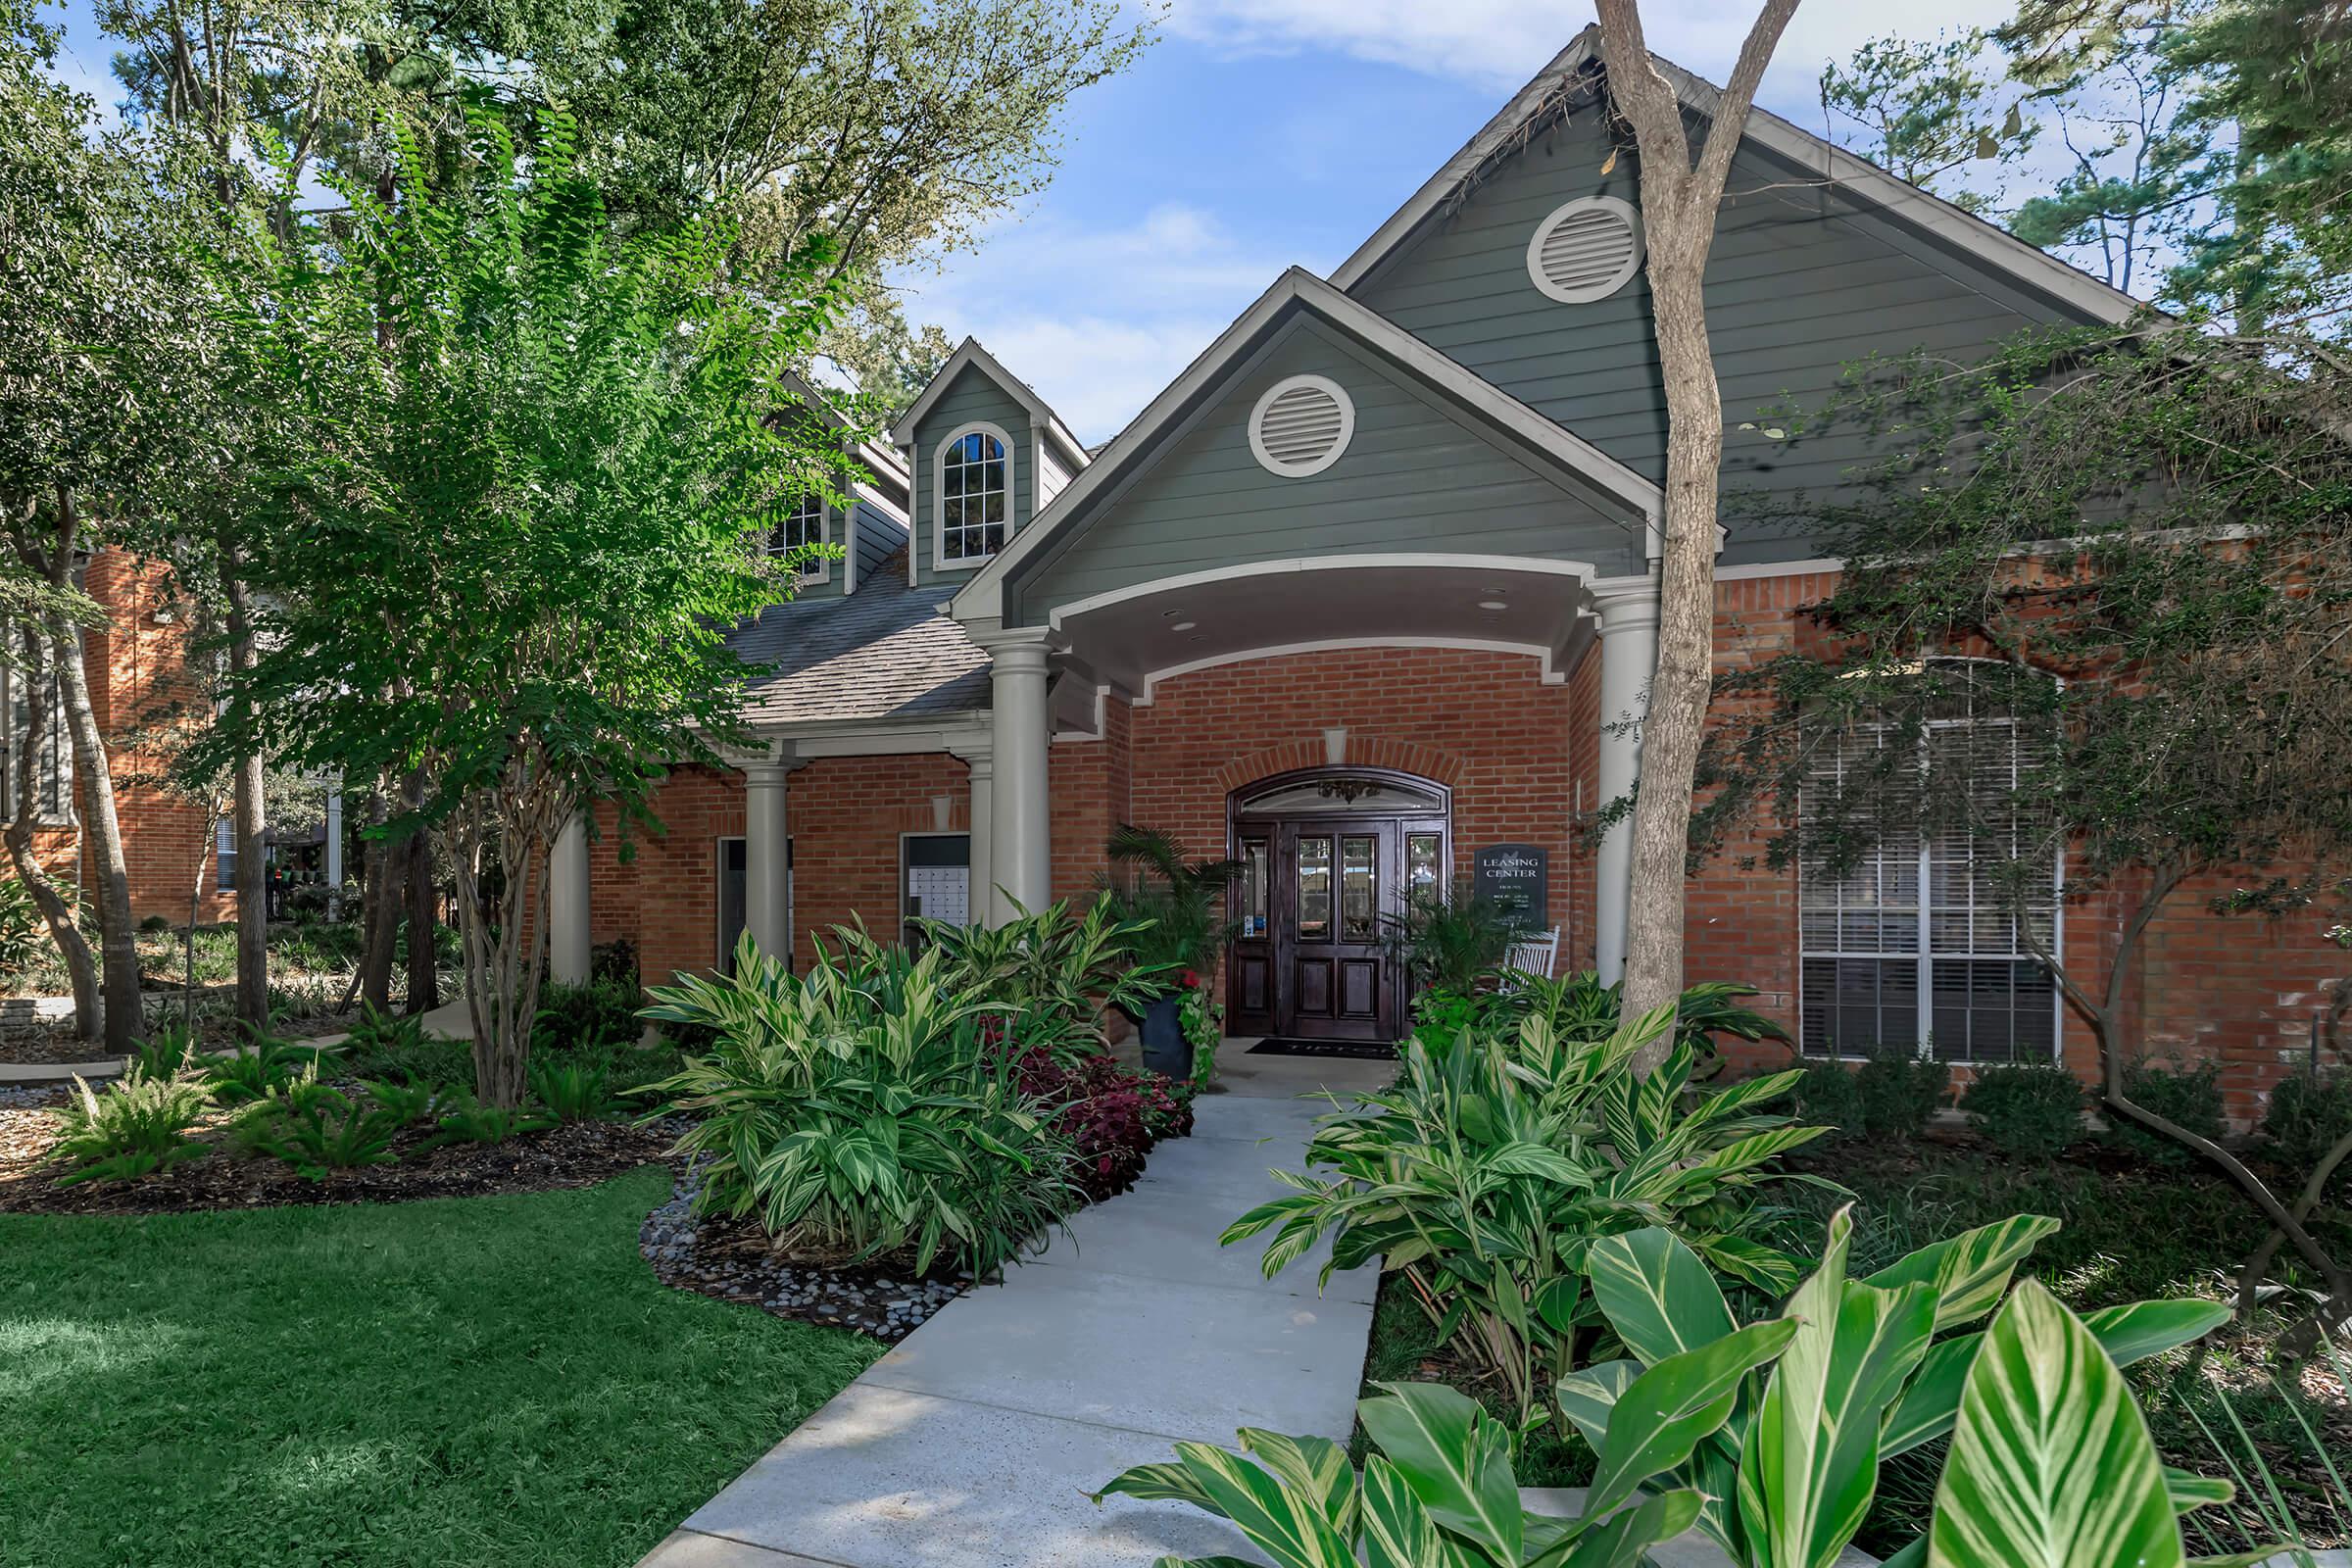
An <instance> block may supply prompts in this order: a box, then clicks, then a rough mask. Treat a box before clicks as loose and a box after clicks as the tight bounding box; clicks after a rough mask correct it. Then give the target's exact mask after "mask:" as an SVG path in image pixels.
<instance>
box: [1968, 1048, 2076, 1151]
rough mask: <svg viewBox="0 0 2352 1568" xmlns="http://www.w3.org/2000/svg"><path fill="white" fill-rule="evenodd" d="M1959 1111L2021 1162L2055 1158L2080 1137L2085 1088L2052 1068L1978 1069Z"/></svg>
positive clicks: (2063, 1071)
mask: <svg viewBox="0 0 2352 1568" xmlns="http://www.w3.org/2000/svg"><path fill="white" fill-rule="evenodd" d="M1960 1108H1961V1109H1962V1110H1964V1111H1966V1112H1968V1124H1969V1125H1970V1126H1971V1127H1973V1128H1975V1129H1976V1130H1977V1133H1978V1135H1979V1136H1981V1137H1983V1138H1984V1139H1985V1141H1986V1142H1988V1143H1990V1144H1991V1145H1992V1147H1993V1148H1995V1149H1997V1150H1999V1151H2001V1152H2003V1153H2005V1154H2012V1155H2015V1156H2017V1157H2018V1158H2020V1159H2049V1158H2052V1157H2054V1156H2055V1155H2057V1154H2059V1153H2061V1152H2064V1151H2065V1150H2066V1149H2068V1148H2069V1147H2071V1146H2072V1145H2073V1144H2074V1143H2075V1142H2076V1141H2077V1140H2079V1139H2080V1138H2082V1085H2081V1084H2079V1083H2077V1082H2075V1075H2074V1074H2073V1073H2071V1072H2068V1071H2067V1070H2066V1069H2065V1068H2064V1067H2061V1066H2059V1065H2057V1064H2056V1063H2054V1062H2019V1063H2017V1064H2015V1065H2013V1066H2005V1067H1980V1068H1978V1069H1977V1078H1976V1082H1974V1083H1972V1084H1970V1085H1969V1086H1968V1093H1966V1094H1965V1095H1962V1096H1961V1097H1960Z"/></svg>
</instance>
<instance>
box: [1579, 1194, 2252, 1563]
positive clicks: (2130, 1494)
mask: <svg viewBox="0 0 2352 1568" xmlns="http://www.w3.org/2000/svg"><path fill="white" fill-rule="evenodd" d="M2057 1228H2058V1223H2057V1221H2055V1220H2051V1219H2044V1218H2041V1217H2039V1216H2037V1215H2031V1214H2028V1215H2019V1216H2016V1217H2014V1218H2011V1219H2007V1220H2003V1221H2001V1222H1999V1223H1997V1224H1993V1225H1987V1226H1984V1227H1981V1228H1979V1229H1977V1230H1972V1231H1967V1232H1964V1233H1962V1234H1961V1235H1958V1236H1955V1237H1952V1238H1950V1239H1948V1240H1945V1241H1942V1242H1937V1243H1936V1244H1935V1245H1933V1246H1930V1247H1925V1248H1922V1249H1920V1250H1917V1251H1915V1252H1912V1253H1910V1254H1909V1255H1907V1256H1905V1257H1903V1258H1901V1259H1899V1260H1898V1261H1896V1262H1895V1263H1893V1264H1891V1265H1889V1266H1888V1267H1887V1268H1884V1269H1881V1270H1880V1271H1879V1272H1878V1273H1876V1274H1873V1275H1871V1276H1870V1277H1869V1278H1867V1279H1863V1280H1854V1279H1850V1278H1848V1277H1847V1273H1846V1255H1847V1249H1848V1246H1849V1243H1850V1240H1851V1235H1852V1230H1851V1216H1850V1213H1849V1211H1848V1210H1846V1209H1842V1208H1841V1209H1839V1210H1838V1212H1837V1213H1836V1214H1835V1215H1833V1216H1832V1218H1831V1220H1830V1224H1829V1235H1828V1240H1827V1244H1826V1246H1825V1248H1824V1250H1823V1253H1822V1259H1821V1264H1820V1266H1819V1267H1818V1268H1817V1269H1816V1270H1815V1271H1814V1272H1813V1273H1812V1274H1811V1275H1810V1276H1809V1277H1808V1278H1807V1279H1806V1280H1805V1282H1804V1283H1803V1284H1802V1285H1801V1286H1799V1287H1798V1288H1797V1290H1796V1292H1795V1293H1794V1294H1793V1295H1791V1296H1790V1297H1789V1299H1788V1301H1787V1303H1786V1305H1785V1306H1784V1307H1783V1308H1782V1310H1781V1311H1780V1313H1779V1314H1778V1316H1777V1321H1779V1322H1781V1323H1783V1324H1786V1325H1792V1326H1793V1329H1794V1332H1793V1334H1792V1335H1791V1336H1790V1337H1789V1340H1788V1341H1787V1346H1786V1348H1785V1349H1784V1350H1783V1351H1782V1353H1781V1356H1780V1359H1779V1360H1778V1362H1777V1363H1776V1364H1775V1365H1774V1367H1773V1369H1772V1371H1771V1372H1770V1374H1769V1375H1767V1376H1764V1377H1760V1378H1749V1379H1745V1380H1743V1381H1741V1382H1740V1384H1739V1385H1738V1386H1737V1388H1736V1389H1735V1390H1734V1391H1733V1393H1732V1396H1731V1397H1730V1398H1729V1400H1728V1401H1727V1410H1726V1413H1725V1417H1724V1419H1723V1420H1722V1422H1721V1425H1720V1430H1719V1431H1717V1432H1715V1433H1713V1434H1711V1435H1710V1436H1709V1437H1708V1438H1707V1439H1706V1441H1704V1442H1702V1443H1700V1444H1698V1445H1696V1446H1693V1447H1692V1448H1691V1450H1690V1452H1689V1454H1688V1457H1686V1458H1684V1459H1682V1460H1679V1461H1677V1462H1676V1463H1674V1464H1671V1465H1667V1466H1662V1467H1660V1469H1659V1470H1657V1471H1656V1472H1654V1473H1653V1476H1652V1479H1651V1484H1652V1485H1662V1486H1668V1487H1674V1488H1681V1489H1688V1490H1690V1491H1691V1492H1693V1493H1696V1494H1697V1495H1699V1497H1700V1498H1701V1501H1700V1503H1699V1507H1698V1511H1697V1517H1696V1524H1697V1528H1698V1529H1699V1530H1700V1532H1702V1533H1703V1534H1704V1535H1706V1536H1707V1537H1709V1538H1710V1539H1712V1540H1713V1541H1714V1542H1716V1544H1719V1545H1721V1546H1722V1547H1723V1548H1724V1550H1725V1551H1727V1552H1729V1553H1730V1554H1731V1557H1732V1560H1733V1561H1734V1562H1735V1563H1737V1564H1741V1565H1744V1568H1829V1565H1830V1564H1832V1563H1834V1562H1835V1561H1836V1560H1837V1559H1838V1554H1839V1553H1840V1552H1841V1551H1842V1550H1843V1549H1844V1548H1845V1546H1846V1544H1848V1543H1849V1542H1851V1541H1852V1539H1853V1536H1854V1532H1855V1531H1856V1530H1858V1529H1859V1528H1860V1527H1861V1525H1862V1521H1863V1519H1864V1517H1865V1515H1866V1514H1867V1513H1868V1512H1869V1509H1870V1503H1871V1498H1872V1496H1873V1495H1874V1493H1875V1491H1876V1488H1877V1485H1878V1478H1879V1470H1880V1466H1881V1465H1882V1464H1883V1463H1884V1462H1885V1461H1886V1460H1887V1459H1889V1458H1892V1457H1893V1456H1895V1455H1896V1454H1900V1453H1907V1452H1909V1451H1911V1450H1912V1449H1914V1448H1917V1447H1920V1446H1922V1445H1925V1444H1928V1443H1931V1442H1934V1441H1936V1440H1938V1439H1942V1438H1945V1437H1947V1436H1948V1437H1949V1439H1950V1451H1949V1455H1948V1458H1947V1459H1946V1462H1945V1464H1944V1467H1943V1473H1942V1479H1941V1481H1940V1483H1939V1484H1938V1486H1937V1488H1936V1509H1935V1517H1934V1522H1933V1524H1932V1526H1931V1528H1930V1531H1929V1533H1928V1535H1927V1536H1926V1537H1925V1538H1924V1539H1923V1540H1921V1541H1919V1542H1916V1543H1914V1544H1911V1545H1909V1546H1906V1547H1905V1548H1904V1549H1903V1550H1901V1551H1899V1552H1897V1553H1896V1554H1895V1555H1894V1556H1893V1557H1892V1558H1890V1559H1888V1560H1889V1563H1890V1564H1900V1565H1903V1568H1918V1565H1920V1564H1922V1563H1925V1564H1928V1565H1930V1568H2010V1565H2015V1568H2029V1565H2031V1568H2111V1565H2113V1564H2116V1563H2142V1564H2157V1563H2168V1562H2169V1563H2172V1564H2180V1563H2182V1562H2183V1561H2184V1553H2183V1551H2182V1549H2181V1545H2180V1527H2179V1525H2178V1523H2177V1522H2176V1520H2175V1512H2176V1510H2180V1511H2186V1510H2187V1509H2189V1508H2193V1507H2197V1506H2200V1505H2202V1504H2204V1503H2207V1502H2213V1501H2220V1500H2226V1499H2227V1498H2228V1496H2229V1491H2230V1489H2229V1486H2228V1484H2227V1483H2215V1482H2209V1481H2205V1480H2202V1479H2200V1478H2197V1477H2194V1476H2190V1475H2187V1474H2185V1473H2182V1472H2180V1471H2172V1470H2168V1469H2166V1468H2165V1467H2164V1466H2163V1465H2162V1464H2160V1463H2159V1462H2158V1460H2157V1457H2156V1449H2155V1446H2154V1445H2153V1443H2152V1442H2151V1441H2150V1440H2149V1437H2148V1432H2147V1425H2146V1422H2145V1420H2144V1419H2143V1417H2142V1416H2141V1414H2140V1412H2139V1408H2138V1406H2137V1405H2136V1404H2135V1403H2133V1402H2132V1398H2131V1390H2130V1387H2129V1386H2128V1385H2127V1384H2126V1383H2125V1381H2124V1379H2123V1377H2122V1376H2121V1374H2120V1372H2119V1371H2118V1368H2119V1367H2122V1366H2127V1365H2130V1364H2131V1362H2133V1361H2136V1360H2140V1359H2142V1358H2144V1357H2147V1356H2150V1355H2154V1354H2157V1353H2159V1352H2161V1351H2164V1350H2169V1349H2172V1348H2175V1347H2177V1346H2180V1345H2184V1344H2186V1343H2188V1342H2189V1341H2191V1340H2194V1339H2196V1338H2198V1337H2199V1336H2201V1335H2203V1334H2205V1333H2207V1332H2209V1331H2210V1330H2212V1329H2213V1328H2215V1327H2217V1326H2218V1325H2219V1324H2221V1323H2222V1322H2223V1321H2225V1320H2226V1319H2227V1318H2228V1316H2229V1308H2228V1307H2226V1306H2223V1305H2221V1304H2219V1303H2216V1302H2211V1301H2200V1300H2170V1301H2137V1302H2132V1303H2130V1304H2127V1305H2123V1306H2114V1307H2108V1308H2104V1309H2102V1310H2099V1311H2096V1312H2091V1313H2088V1314H2086V1315H2084V1316H2082V1317H2077V1316H2076V1315H2075V1314H2074V1313H2072V1312H2070V1311H2068V1310H2067V1308H2066V1307H2065V1306H2063V1305H2061V1304H2060V1303H2059V1302H2058V1301H2057V1300H2056V1299H2054V1298H2052V1297H2051V1296H2050V1295H2049V1294H2048V1293H2047V1292H2046V1291H2044V1290H2043V1289H2042V1287H2041V1286H2040V1285H2038V1284H2036V1283H2035V1282H2034V1281H2032V1280H2028V1281H2025V1282H2024V1283H2022V1284H2020V1285H2019V1286H2018V1287H2017V1288H2016V1290H2015V1291H2011V1290H2010V1288H2009V1284H2010V1277H2011V1275H2012V1274H2013V1273H2014V1272H2015V1270H2016V1268H2017V1265H2018V1263H2019V1262H2020V1260H2022V1259H2023V1258H2024V1257H2025V1255H2026V1254H2027V1253H2028V1252H2029V1251H2031V1250H2033V1248H2034V1244H2035V1243H2036V1242H2038V1241H2039V1240H2040V1239H2041V1238H2042V1237H2044V1236H2047V1235H2048V1234H2049V1233H2050V1232H2052V1231H2054V1230H2056V1229H2057ZM1593 1296H1594V1299H1596V1300H1597V1302H1598V1303H1599V1306H1600V1309H1601V1312H1602V1313H1603V1315H1604V1316H1605V1317H1606V1319H1607V1321H1608V1324H1609V1327H1610V1329H1611V1330H1612V1331H1613V1332H1614V1334H1615V1335H1616V1337H1617V1339H1618V1340H1619V1341H1620V1342H1621V1343H1622V1344H1623V1345H1624V1346H1625V1347H1626V1348H1627V1349H1628V1350H1630V1351H1631V1352H1632V1353H1631V1355H1630V1356H1629V1357H1627V1358H1625V1359H1621V1360H1616V1361H1610V1362H1605V1363H1602V1364H1600V1365H1597V1366H1593V1367H1589V1368H1587V1369H1585V1370H1584V1371H1581V1372H1578V1373H1574V1374H1572V1375H1571V1376H1569V1377H1568V1378H1567V1379H1566V1380H1565V1381H1564V1382H1563V1384H1562V1385H1561V1388H1560V1408H1561V1410H1562V1413H1563V1414H1565V1415H1566V1416H1567V1418H1568V1419H1569V1420H1570V1421H1572V1422H1573V1423H1574V1424H1575V1425H1576V1427H1577V1429H1578V1430H1579V1431H1581V1432H1582V1433H1583V1434H1584V1435H1585V1436H1586V1438H1587V1439H1588V1440H1589V1441H1591V1442H1592V1443H1593V1445H1594V1446H1596V1447H1601V1448H1604V1449H1606V1448H1609V1447H1612V1446H1617V1447H1621V1446H1624V1445H1625V1444H1626V1443H1627V1442H1628V1441H1630V1440H1631V1439H1632V1438H1634V1437H1636V1436H1638V1435H1639V1434H1641V1433H1642V1431H1644V1430H1645V1429H1646V1427H1647V1425H1648V1423H1649V1421H1650V1419H1651V1417H1650V1414H1649V1411H1648V1409H1647V1408H1646V1407H1645V1406H1643V1405H1642V1404H1640V1403H1637V1402H1634V1401H1633V1400H1632V1399H1631V1398H1630V1396H1631V1395H1632V1394H1633V1392H1634V1391H1635V1390H1637V1389H1639V1388H1640V1387H1641V1382H1642V1378H1643V1377H1644V1376H1646V1375H1647V1373H1648V1372H1650V1371H1653V1370H1655V1369H1656V1368H1657V1367H1659V1366H1661V1365H1667V1364H1671V1363H1673V1362H1675V1361H1677V1360H1680V1359H1681V1358H1683V1357H1684V1356H1686V1355H1688V1354H1690V1353H1691V1351H1692V1350H1693V1349H1694V1348H1706V1347H1709V1346H1717V1345H1723V1344H1727V1343H1732V1342H1736V1341H1738V1340H1739V1339H1740V1337H1741V1336H1743V1335H1747V1334H1752V1333H1753V1332H1754V1330H1755V1328H1757V1327H1759V1326H1761V1325H1750V1326H1748V1327H1747V1328H1744V1329H1743V1328H1740V1327H1739V1326H1738V1324H1737V1322H1736V1320H1735V1319H1734V1317H1733V1315H1732V1309H1731V1305H1730V1303H1729V1302H1728V1301H1726V1300H1725V1299H1724V1297H1723V1293H1722V1292H1721V1291H1720V1290H1719V1289H1717V1287H1716V1285H1715V1281H1714V1279H1713V1278H1712V1277H1711V1276H1710V1275H1709V1273H1708V1271H1707V1268H1706V1265H1705V1264H1704V1263H1702V1262H1701V1261H1700V1260H1699V1257H1698V1254H1697V1253H1695V1252H1693V1251H1691V1250H1690V1249H1689V1248H1688V1247H1686V1246H1684V1245H1683V1243H1682V1242H1681V1241H1680V1240H1679V1239H1678V1238H1677V1237H1675V1236H1674V1235H1673V1234H1672V1233H1670V1232H1667V1231H1664V1230H1660V1229H1654V1228H1653V1229H1649V1230H1642V1231H1636V1232H1632V1233H1629V1234H1626V1235H1621V1236H1614V1237H1610V1238H1608V1239H1606V1240H1604V1241H1602V1242H1600V1243H1598V1244H1597V1245H1595V1247H1594V1248H1593ZM2004 1297H2006V1299H2004ZM1996 1307H1997V1308H1998V1309H1999V1310H1998V1312H1997V1313H1996V1314H1995V1316H1994V1317H1993V1320H1992V1323H1991V1324H1990V1326H1989V1327H1987V1328H1985V1329H1983V1330H1976V1329H1972V1328H1970V1327H1969V1325H1971V1324H1974V1323H1976V1322H1977V1321H1978V1320H1979V1319H1981V1318H1983V1317H1985V1314H1987V1313H1990V1312H1994V1309H1995V1308H1996ZM1767 1321H1773V1320H1767ZM1955 1331H1960V1332H1955ZM1620 1422H1630V1423H1631V1425H1630V1427H1628V1428H1627V1429H1626V1430H1625V1431H1623V1432H1621V1431H1619V1430H1618V1428H1619V1423H1620ZM2260 1555H2261V1554H2259V1553H2257V1554H2255V1556H2253V1557H2248V1558H2245V1559H2242V1560H2243V1561H2246V1562H2252V1561H2256V1560H2258V1559H2259V1557H2260ZM2231 1560H2232V1561H2238V1560H2241V1559H2231Z"/></svg>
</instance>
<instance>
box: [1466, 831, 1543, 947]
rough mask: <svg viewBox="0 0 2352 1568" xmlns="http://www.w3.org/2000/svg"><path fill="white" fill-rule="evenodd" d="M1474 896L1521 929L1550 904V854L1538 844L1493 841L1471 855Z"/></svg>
mask: <svg viewBox="0 0 2352 1568" xmlns="http://www.w3.org/2000/svg"><path fill="white" fill-rule="evenodd" d="M1470 892H1471V896H1472V897H1473V898H1475V899H1478V900H1479V901H1480V902H1482V903H1485V904H1490V905H1493V906H1494V907H1495V909H1496V910H1498V911H1499V912H1500V913H1501V914H1502V916H1503V917H1504V918H1505V919H1507V920H1509V921H1510V922H1511V923H1512V924H1513V925H1515V926H1519V927H1521V928H1522V929H1526V930H1534V929H1535V928H1536V927H1538V926H1541V925H1542V924H1543V923H1544V910H1545V909H1548V908H1549V907H1551V897H1550V895H1551V856H1550V854H1549V853H1548V852H1547V851H1545V850H1544V847H1543V846H1542V845H1539V844H1490V845H1487V846H1486V847H1485V848H1483V849H1481V850H1480V851H1479V852H1478V853H1477V855H1475V856H1474V857H1472V858H1471V870H1470Z"/></svg>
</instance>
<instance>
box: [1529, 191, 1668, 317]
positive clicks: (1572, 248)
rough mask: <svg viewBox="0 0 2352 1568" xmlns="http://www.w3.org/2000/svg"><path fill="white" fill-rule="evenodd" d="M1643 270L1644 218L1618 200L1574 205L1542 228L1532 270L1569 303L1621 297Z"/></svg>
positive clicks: (1532, 247)
mask: <svg viewBox="0 0 2352 1568" xmlns="http://www.w3.org/2000/svg"><path fill="white" fill-rule="evenodd" d="M1641 268H1642V221H1641V219H1640V218H1639V217H1638V216H1637V215H1636V214H1635V212H1634V210H1633V208H1632V207H1630V206H1628V205H1627V204H1626V203H1624V202H1621V201H1619V200H1618V199H1617V198H1616V197H1614V196H1587V197H1584V198H1583V199H1581V200H1578V201H1573V202H1570V203H1569V204H1568V205H1567V206H1565V207H1562V208H1560V209H1559V210H1558V211H1556V212H1554V213H1553V214H1552V215H1551V216H1550V217H1549V218H1546V219H1545V220H1544V221H1543V222H1541V223H1539V224H1537V225H1536V237H1535V238H1534V239H1531V240H1529V241H1528V242H1527V271H1528V275H1529V276H1530V277H1533V278H1534V279H1535V280H1536V287H1538V288H1540V289H1542V290H1543V291H1544V293H1545V294H1546V295H1548V296H1550V297H1551V298H1552V299H1555V300H1558V301H1560V302H1561V303H1562V304H1564V305H1582V304H1584V303H1585V302H1587V301H1588V300H1597V299H1601V298H1604V297H1606V296H1607V295H1610V294H1614V293H1616V292H1617V291H1618V290H1619V289H1621V288H1623V287H1624V286H1625V282H1626V279H1628V278H1630V277H1632V276H1633V275H1634V273H1636V272H1637V271H1639V270H1641Z"/></svg>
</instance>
